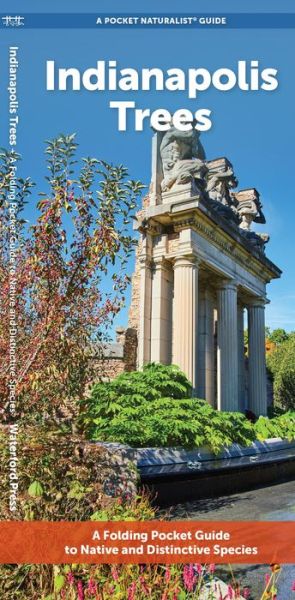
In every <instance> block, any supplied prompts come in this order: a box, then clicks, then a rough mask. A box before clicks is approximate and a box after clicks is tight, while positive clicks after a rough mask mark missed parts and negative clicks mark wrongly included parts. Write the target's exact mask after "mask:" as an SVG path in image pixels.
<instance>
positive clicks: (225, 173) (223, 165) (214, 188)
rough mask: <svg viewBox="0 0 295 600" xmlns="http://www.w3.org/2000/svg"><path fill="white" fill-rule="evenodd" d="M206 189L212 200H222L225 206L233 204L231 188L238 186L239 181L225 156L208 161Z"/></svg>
mask: <svg viewBox="0 0 295 600" xmlns="http://www.w3.org/2000/svg"><path fill="white" fill-rule="evenodd" d="M207 167H208V174H207V186H206V190H207V193H208V196H209V198H210V199H211V200H216V201H217V202H221V204H224V205H225V206H231V207H232V206H233V205H234V201H233V198H232V196H231V193H230V190H231V189H232V188H235V187H237V185H238V181H237V179H236V177H235V175H234V171H233V168H232V165H231V164H230V162H229V161H228V160H227V159H225V158H220V159H217V160H212V161H210V162H207Z"/></svg>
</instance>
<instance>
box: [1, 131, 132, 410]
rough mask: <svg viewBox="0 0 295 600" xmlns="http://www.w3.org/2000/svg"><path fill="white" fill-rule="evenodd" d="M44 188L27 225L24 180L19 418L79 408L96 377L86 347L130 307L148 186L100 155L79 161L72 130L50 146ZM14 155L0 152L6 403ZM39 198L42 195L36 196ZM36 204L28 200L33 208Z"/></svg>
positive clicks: (26, 184)
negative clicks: (136, 223) (138, 222)
mask: <svg viewBox="0 0 295 600" xmlns="http://www.w3.org/2000/svg"><path fill="white" fill-rule="evenodd" d="M45 154H46V157H47V161H46V162H47V165H46V166H47V174H48V175H47V177H46V178H45V179H46V180H47V186H46V187H47V191H46V193H41V192H39V194H38V195H37V198H36V199H35V204H36V211H35V214H36V215H37V218H36V220H35V222H34V223H32V224H30V225H28V226H26V223H25V220H24V218H23V208H24V204H25V203H26V201H27V196H28V194H30V193H31V188H32V182H31V180H30V179H26V180H22V179H18V180H17V182H16V199H17V204H18V213H17V215H16V216H17V229H16V237H17V239H18V252H17V258H16V260H15V268H14V277H15V285H16V292H17V294H16V301H15V306H14V309H15V314H16V317H15V318H16V321H17V327H18V347H17V373H16V377H15V379H16V392H17V396H18V399H19V402H18V409H19V413H20V415H19V416H24V415H25V416H26V417H28V416H29V415H33V416H37V415H42V414H43V415H44V416H46V418H47V416H48V414H49V413H52V415H53V416H56V410H58V411H59V409H60V407H61V406H62V405H63V404H66V405H67V406H68V407H72V406H73V405H74V401H75V399H76V398H79V397H81V395H83V393H84V391H85V385H86V383H87V380H89V377H91V373H89V369H90V361H89V346H90V344H91V342H93V341H96V340H101V339H102V338H103V337H104V336H105V334H106V332H108V331H109V327H110V325H111V323H112V320H113V318H114V316H115V315H116V314H117V313H118V311H119V310H120V308H121V307H122V306H123V305H124V300H125V290H126V287H127V286H128V284H129V281H130V278H129V274H128V270H127V267H128V259H129V257H130V255H131V253H132V251H133V247H134V244H135V241H134V238H133V237H132V235H130V223H131V218H132V216H133V213H134V209H135V207H136V203H137V199H138V197H139V196H140V194H141V189H142V187H143V186H142V185H141V184H140V183H139V182H137V181H133V180H129V179H128V172H127V169H126V168H125V167H124V166H122V165H119V166H113V165H111V164H108V163H106V162H105V161H102V160H98V159H97V158H89V157H88V158H83V159H82V160H81V162H80V164H79V163H78V161H77V143H76V139H75V136H74V135H67V136H64V135H61V136H59V137H58V138H56V139H53V140H52V141H48V142H47V147H46V151H45ZM19 158H20V157H19V156H18V155H16V154H14V153H9V152H6V151H5V150H3V151H1V152H0V233H1V241H0V284H1V285H0V288H1V292H0V294H1V297H0V300H1V302H0V304H1V319H0V354H1V356H3V357H4V358H3V359H2V363H1V366H0V394H1V396H2V398H4V403H6V402H7V399H8V390H9V387H8V384H9V363H10V348H9V338H8V335H7V332H8V331H9V323H10V314H11V307H10V297H9V293H8V292H9V287H10V285H11V267H10V254H9V251H8V249H9V242H10V210H11V206H10V200H9V191H10V180H11V177H12V170H11V169H12V165H15V163H17V161H18V160H19ZM38 196H39V198H38ZM33 204H34V197H32V200H31V205H32V206H33Z"/></svg>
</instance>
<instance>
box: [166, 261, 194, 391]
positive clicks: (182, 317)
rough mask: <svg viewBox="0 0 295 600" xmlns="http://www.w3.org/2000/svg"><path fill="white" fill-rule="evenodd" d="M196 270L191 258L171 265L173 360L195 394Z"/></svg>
mask: <svg viewBox="0 0 295 600" xmlns="http://www.w3.org/2000/svg"><path fill="white" fill-rule="evenodd" d="M198 267H199V262H198V260H197V259H196V258H195V257H193V256H183V257H179V258H176V260H175V263H174V306H173V358H172V362H173V363H174V364H176V365H178V366H179V367H180V368H181V369H182V371H184V372H185V374H186V376H187V377H188V379H189V380H190V382H191V383H192V386H193V390H194V395H195V394H196V383H197V381H196V380H197V373H196V371H197V325H198Z"/></svg>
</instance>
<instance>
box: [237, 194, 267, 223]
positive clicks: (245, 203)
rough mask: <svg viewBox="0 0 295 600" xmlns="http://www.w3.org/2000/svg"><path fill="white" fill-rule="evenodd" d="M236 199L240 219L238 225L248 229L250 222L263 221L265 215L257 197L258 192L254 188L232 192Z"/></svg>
mask: <svg viewBox="0 0 295 600" xmlns="http://www.w3.org/2000/svg"><path fill="white" fill-rule="evenodd" d="M233 195H234V198H235V200H236V201H237V212H238V215H239V219H240V224H239V227H240V229H243V230H244V231H250V230H251V225H252V222H253V221H254V222H255V223H262V224H264V223H265V217H264V214H263V212H262V204H261V202H260V199H259V193H258V192H257V190H255V188H251V189H247V190H241V191H240V192H237V193H236V194H233Z"/></svg>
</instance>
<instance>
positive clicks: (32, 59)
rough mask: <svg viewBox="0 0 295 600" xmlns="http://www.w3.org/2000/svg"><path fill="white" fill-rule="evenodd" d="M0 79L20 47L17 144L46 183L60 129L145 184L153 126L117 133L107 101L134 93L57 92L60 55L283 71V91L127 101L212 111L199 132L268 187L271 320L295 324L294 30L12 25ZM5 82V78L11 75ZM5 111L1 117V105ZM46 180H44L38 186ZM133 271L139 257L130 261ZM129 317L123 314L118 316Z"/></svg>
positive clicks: (172, 8)
mask: <svg viewBox="0 0 295 600" xmlns="http://www.w3.org/2000/svg"><path fill="white" fill-rule="evenodd" d="M138 5H139V3H138V2H135V1H130V0H125V2H124V5H122V2H121V0H120V1H119V0H104V1H101V2H94V1H89V0H88V1H87V0H83V2H82V0H79V1H77V0H72V1H71V3H69V2H63V1H62V0H51V2H50V3H49V2H45V1H44V2H42V5H40V2H39V0H27V1H26V3H25V11H26V12H66V11H68V10H69V7H70V10H71V12H82V11H84V12H98V11H100V12H118V11H123V6H124V12H128V11H130V12H132V11H133V12H136V11H137V10H138ZM179 6H180V4H179V3H176V2H171V1H169V2H168V1H166V0H164V1H162V2H161V3H159V2H158V1H156V0H150V1H149V2H147V1H143V2H141V3H140V12H154V13H156V12H164V11H165V10H167V11H169V12H179ZM220 7H221V2H220V1H219V0H218V1H213V0H212V1H211V2H210V1H208V0H204V1H203V2H195V1H194V2H193V1H191V0H183V1H182V3H181V10H182V12H185V11H187V12H194V13H196V12H198V13H199V12H204V11H206V12H207V13H208V12H212V13H214V11H218V12H216V14H218V15H220V14H222V13H221V10H220ZM277 9H278V2H277V0H267V1H266V0H265V1H263V0H261V1H259V0H248V1H247V3H246V2H245V3H244V8H242V7H240V9H239V10H241V11H242V12H243V11H248V12H251V11H252V12H254V11H259V12H263V11H266V10H267V11H269V12H275V11H277ZM18 10H20V11H22V12H24V3H23V1H19V0H14V3H13V11H16V12H17V11H18ZM280 10H281V11H285V12H293V10H294V4H293V0H285V1H283V0H281V2H280ZM5 11H11V2H9V1H8V0H2V2H1V12H5ZM222 11H223V12H238V8H237V2H236V1H229V0H228V1H226V0H224V1H223V2H222ZM0 36H1V37H0V53H1V67H0V68H1V80H2V82H3V81H5V77H6V67H5V62H6V57H7V48H8V45H9V44H11V43H13V44H16V43H17V44H18V45H19V48H20V50H19V59H20V68H19V95H20V104H21V106H20V116H21V124H20V129H19V141H20V144H19V150H20V151H21V152H22V154H23V163H22V174H23V175H24V176H26V175H30V176H31V177H32V178H33V179H34V180H35V181H37V182H38V183H40V182H41V181H42V175H43V173H44V168H43V166H44V163H43V157H42V151H43V148H44V144H43V141H44V140H45V139H48V138H51V137H54V136H55V135H56V134H58V133H60V132H64V133H70V132H73V131H75V132H77V135H78V141H79V144H80V147H79V153H80V155H81V156H85V155H96V156H98V157H99V158H103V159H105V160H107V161H111V162H113V163H119V162H123V163H124V164H125V165H126V166H127V167H128V168H129V171H130V174H131V175H132V177H133V178H137V179H141V180H142V181H144V182H145V183H146V184H148V183H149V179H150V150H151V132H150V130H149V127H148V126H146V128H145V130H144V131H143V132H142V133H140V132H134V131H133V130H132V128H130V130H129V131H128V132H126V133H119V132H118V131H117V123H116V114H115V112H114V111H113V110H111V109H109V107H108V104H109V101H110V100H116V99H122V98H124V99H127V95H126V94H125V95H124V96H123V95H122V93H121V94H119V93H116V92H115V93H114V92H111V93H108V92H106V93H104V94H97V93H95V92H94V93H90V92H87V91H81V92H67V93H63V92H55V93H49V92H46V90H45V62H46V60H49V59H51V60H56V61H57V63H58V64H59V66H64V67H69V66H76V67H78V68H81V69H85V68H87V67H90V66H95V63H96V61H97V60H106V61H107V60H117V61H118V63H119V65H122V67H124V66H130V67H135V68H139V69H140V68H142V67H144V66H146V67H148V66H150V67H152V66H158V67H160V68H162V69H166V68H169V67H173V66H175V67H180V68H183V69H187V68H189V67H195V66H204V67H206V68H208V69H209V70H215V69H217V68H219V67H221V66H225V67H228V68H235V65H236V64H237V61H238V60H251V59H257V60H259V61H260V63H261V65H262V66H263V67H269V66H271V67H275V68H277V69H278V70H279V87H278V89H277V90H276V91H274V92H271V93H267V92H263V91H260V92H241V91H240V90H238V89H237V90H236V89H235V90H232V91H230V92H226V93H224V92H219V91H217V90H214V89H211V90H210V91H207V92H203V93H202V94H200V95H199V98H197V100H188V99H187V94H186V93H185V92H184V93H182V92H178V93H176V94H172V93H171V92H158V93H155V92H152V93H148V92H145V93H140V92H137V93H135V92H133V93H130V94H128V99H130V100H135V102H136V104H137V105H138V107H140V108H146V107H148V108H151V109H156V108H160V107H161V108H167V109H169V110H171V111H173V110H176V109H177V108H182V107H185V108H189V109H191V110H192V111H195V110H197V109H198V108H210V109H211V110H212V116H213V126H212V129H211V130H210V131H209V132H208V133H204V134H203V135H202V142H203V145H204V147H205V150H206V153H207V157H208V158H209V159H211V158H215V157H219V156H227V157H228V158H229V160H230V161H231V162H232V163H233V165H234V168H235V173H236V176H237V178H238V180H239V187H240V188H245V187H256V188H257V189H258V190H259V192H260V193H261V199H262V202H263V205H264V212H265V215H266V219H267V224H266V225H264V226H260V227H259V230H261V231H266V232H268V233H270V235H271V240H270V242H269V244H268V246H267V255H268V257H269V258H270V259H271V260H273V261H274V262H275V263H276V264H277V265H278V266H279V267H280V268H281V269H282V270H283V276H282V278H281V280H277V281H275V282H273V283H272V284H270V285H269V286H268V296H269V298H270V300H271V304H270V305H269V306H268V307H267V313H266V317H267V324H268V325H269V326H271V327H272V328H275V327H285V328H286V329H288V330H291V329H295V290H294V284H293V282H294V280H295V267H294V262H295V261H294V237H295V232H294V229H295V218H294V217H295V208H294V206H295V202H294V172H295V169H294V160H295V152H294V140H295V119H294V100H295V77H294V59H293V58H292V57H293V56H294V49H295V30H294V29H293V30H289V29H287V30H284V31H282V30H266V29H264V30H252V31H251V30H249V29H246V30H226V31H225V30H223V31H219V30H204V31H200V30H184V29H182V30H181V29H179V30H163V29H162V30H160V29H158V30H135V29H134V30H130V29H127V30H117V29H116V30H112V31H110V30H99V31H98V30H83V29H80V30H78V29H77V30H44V29H43V30H22V31H19V30H15V31H14V32H12V31H11V30H10V31H6V30H3V29H2V30H1V31H0ZM2 90H3V83H2ZM6 107H7V98H6V97H5V95H4V94H3V93H2V94H1V96H0V109H1V114H5V111H6V110H7V108H6ZM3 111H4V113H3ZM0 128H1V131H0V133H1V143H0V145H1V146H4V145H6V139H7V132H6V127H5V124H4V123H3V120H2V123H1V124H0ZM40 187H41V189H44V187H45V184H43V183H42V185H41V183H40V185H39V188H40ZM130 269H132V265H130ZM119 321H120V323H122V324H125V323H126V311H125V312H123V313H122V314H121V315H120V319H119Z"/></svg>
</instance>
